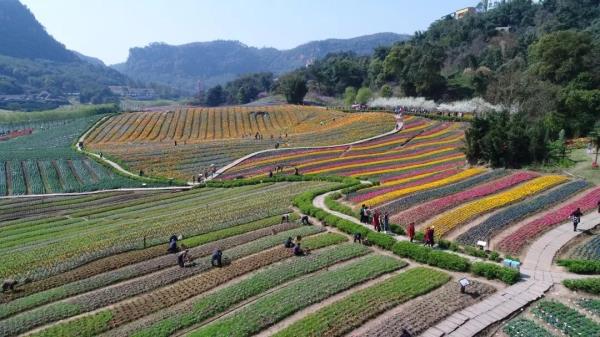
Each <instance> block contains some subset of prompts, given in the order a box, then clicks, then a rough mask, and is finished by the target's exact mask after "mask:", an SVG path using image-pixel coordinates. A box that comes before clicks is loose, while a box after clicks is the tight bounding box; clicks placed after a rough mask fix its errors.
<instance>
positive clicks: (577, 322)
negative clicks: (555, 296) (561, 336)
mask: <svg viewBox="0 0 600 337" xmlns="http://www.w3.org/2000/svg"><path fill="white" fill-rule="evenodd" d="M532 312H533V314H534V315H535V316H537V317H539V318H540V319H542V320H543V321H545V322H546V323H548V324H550V325H552V326H554V327H555V328H557V329H559V330H561V331H562V332H563V333H565V334H566V335H567V336H573V337H576V336H587V337H600V324H598V323H596V322H594V321H592V320H591V319H589V318H587V317H586V316H585V315H582V314H580V313H579V312H578V311H577V310H574V309H571V308H569V307H567V306H566V305H564V304H562V303H560V302H554V301H544V302H540V303H538V304H537V305H536V306H535V307H534V308H533V309H532Z"/></svg>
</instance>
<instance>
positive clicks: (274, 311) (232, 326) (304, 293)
mask: <svg viewBox="0 0 600 337" xmlns="http://www.w3.org/2000/svg"><path fill="white" fill-rule="evenodd" d="M404 265H405V264H404V263H402V262H401V261H398V260H397V259H394V258H392V257H387V256H381V255H375V256H368V257H366V258H364V259H361V260H359V261H356V262H354V263H351V264H349V265H346V266H343V267H340V268H337V269H334V270H331V271H326V272H322V273H320V274H317V275H315V276H312V277H309V278H307V279H303V280H300V281H298V282H295V283H293V284H291V285H289V286H287V287H285V288H282V289H279V290H277V291H275V292H273V293H271V294H269V295H266V296H264V297H262V298H260V299H259V300H257V301H256V302H254V303H252V304H250V305H247V306H245V307H244V308H243V309H241V310H240V311H238V312H236V314H235V315H233V316H229V317H225V318H223V319H220V320H217V321H215V322H213V323H211V324H208V325H206V326H204V327H201V328H200V329H198V330H196V331H194V332H192V333H191V334H190V336H193V337H201V336H207V337H208V336H210V337H214V336H228V337H242V336H244V337H245V336H250V335H252V334H255V333H257V332H259V331H261V330H262V329H264V328H266V327H268V326H271V325H273V324H275V323H276V322H278V321H281V320H282V319H284V318H286V317H288V316H290V315H292V314H293V313H295V312H297V311H298V310H301V309H303V308H306V307H308V306H309V305H312V304H314V303H318V302H321V301H323V300H324V299H326V298H328V297H330V296H332V295H334V294H336V293H339V292H341V291H344V290H346V289H349V288H351V287H353V286H355V285H357V284H360V283H362V282H365V281H367V280H370V279H374V278H376V277H378V276H380V275H382V274H384V273H389V272H391V271H394V270H397V269H399V268H401V267H403V266H404Z"/></svg>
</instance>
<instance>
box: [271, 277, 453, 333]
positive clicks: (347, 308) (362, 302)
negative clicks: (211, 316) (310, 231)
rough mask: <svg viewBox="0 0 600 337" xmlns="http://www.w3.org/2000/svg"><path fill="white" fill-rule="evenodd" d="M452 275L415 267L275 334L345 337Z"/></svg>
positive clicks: (438, 284) (441, 283) (312, 314)
mask: <svg viewBox="0 0 600 337" xmlns="http://www.w3.org/2000/svg"><path fill="white" fill-rule="evenodd" d="M449 280H450V275H448V274H446V273H443V272H440V271H436V270H432V269H428V268H422V267H420V268H415V269H411V270H409V271H407V272H404V273H401V274H399V275H397V276H394V277H392V278H390V279H388V280H385V281H383V282H381V283H378V284H376V285H374V286H371V287H369V288H366V289H363V290H360V291H358V292H355V293H353V294H352V295H350V296H348V297H346V298H344V299H342V300H340V301H337V302H335V303H333V304H331V305H328V306H326V307H325V308H323V309H320V310H318V311H316V312H314V313H311V314H310V315H308V316H306V317H304V318H303V319H301V320H299V321H297V322H295V323H294V324H292V325H290V326H288V327H287V328H285V329H284V330H282V331H280V332H279V333H277V334H275V335H274V336H276V337H303V336H305V337H308V336H327V337H334V336H343V335H345V334H346V333H348V332H350V331H352V330H353V329H355V328H357V327H359V326H361V325H362V324H363V323H364V322H366V321H367V320H369V319H371V318H373V317H376V316H377V315H379V314H381V313H382V312H384V311H386V310H388V309H390V308H392V307H395V306H397V305H399V304H401V303H404V302H406V301H408V300H410V299H412V298H414V297H417V296H420V295H423V294H425V293H428V292H430V291H432V290H433V289H436V288H438V287H439V286H441V285H443V284H445V283H446V282H448V281H449Z"/></svg>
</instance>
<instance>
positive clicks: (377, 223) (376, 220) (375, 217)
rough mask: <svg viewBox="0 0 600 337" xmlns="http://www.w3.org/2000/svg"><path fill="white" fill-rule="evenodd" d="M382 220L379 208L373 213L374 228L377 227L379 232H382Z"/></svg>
mask: <svg viewBox="0 0 600 337" xmlns="http://www.w3.org/2000/svg"><path fill="white" fill-rule="evenodd" d="M380 220H381V219H380V215H379V210H375V213H374V214H373V228H375V230H376V231H378V232H381V221H380Z"/></svg>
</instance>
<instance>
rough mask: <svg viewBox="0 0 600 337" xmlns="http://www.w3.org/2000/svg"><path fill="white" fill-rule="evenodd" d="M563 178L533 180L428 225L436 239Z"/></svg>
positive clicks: (462, 208) (544, 177) (556, 176)
mask: <svg viewBox="0 0 600 337" xmlns="http://www.w3.org/2000/svg"><path fill="white" fill-rule="evenodd" d="M566 180H567V178H566V177H564V176H558V175H550V176H543V177H539V178H536V179H533V180H531V181H529V182H527V183H524V184H522V185H519V186H517V187H515V188H512V189H510V190H508V191H506V192H501V193H498V194H495V195H492V196H489V197H486V198H482V199H478V200H475V201H471V202H469V203H467V204H464V205H462V206H460V207H457V208H455V209H454V210H452V211H450V212H448V213H446V214H444V215H442V216H441V217H438V218H437V219H435V220H434V221H433V222H432V223H431V224H430V225H432V226H435V234H436V236H438V237H441V236H442V235H444V234H446V233H448V232H449V231H451V230H453V229H454V228H455V227H457V226H458V225H460V224H463V223H465V222H467V221H469V220H471V219H473V218H475V217H477V216H479V215H481V214H483V213H487V212H490V211H493V210H494V209H497V208H500V207H504V206H507V205H509V204H512V203H514V202H517V201H520V200H523V199H525V198H527V197H529V196H532V195H534V194H537V193H539V192H541V191H544V190H546V189H548V188H550V187H553V186H556V185H558V184H561V183H563V182H564V181H566Z"/></svg>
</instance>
